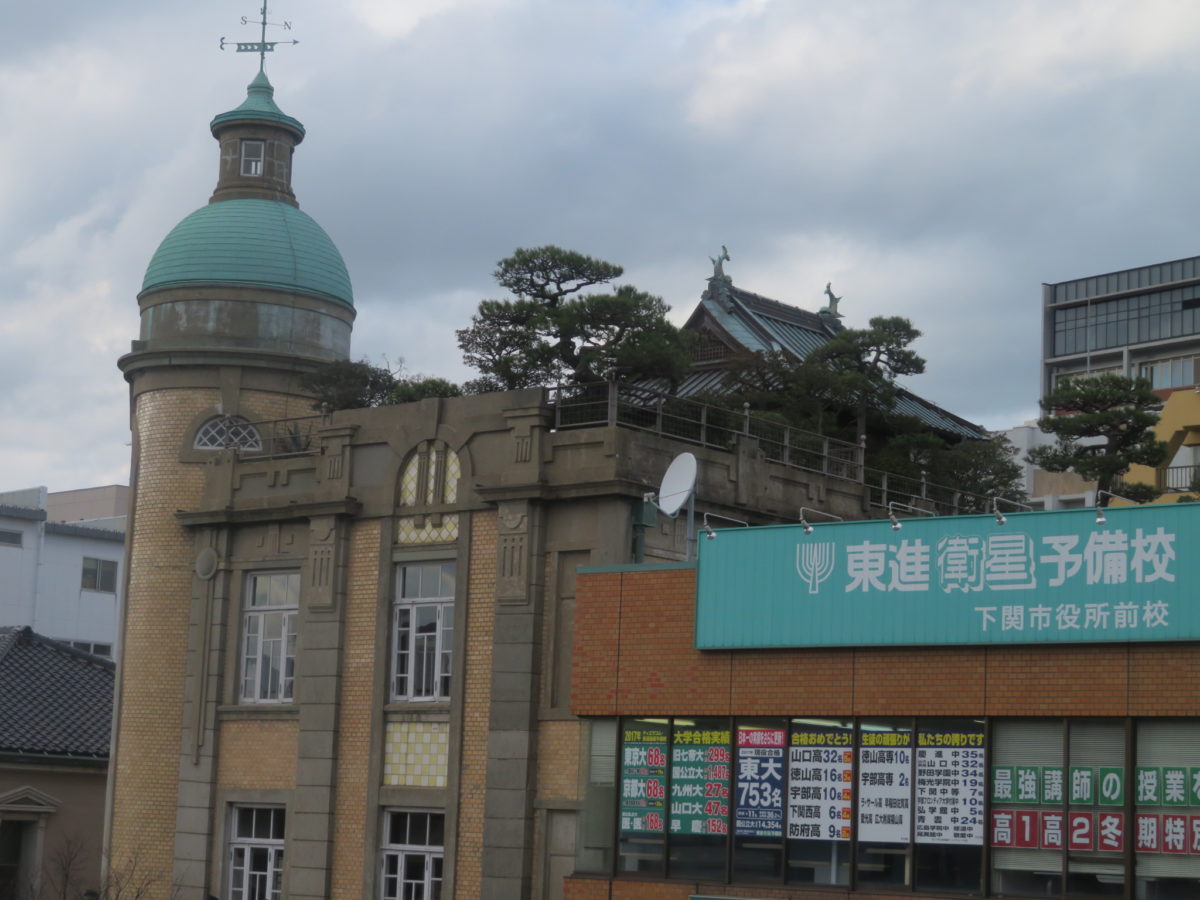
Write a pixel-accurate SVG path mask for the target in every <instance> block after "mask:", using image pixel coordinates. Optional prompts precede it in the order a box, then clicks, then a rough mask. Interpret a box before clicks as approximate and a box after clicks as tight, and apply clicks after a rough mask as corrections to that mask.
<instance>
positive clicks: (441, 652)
mask: <svg viewBox="0 0 1200 900" xmlns="http://www.w3.org/2000/svg"><path fill="white" fill-rule="evenodd" d="M454 575H455V564H454V562H453V561H452V560H446V561H439V562H422V563H411V564H405V565H400V566H397V567H396V601H395V603H394V605H393V607H392V699H393V700H441V699H446V698H448V697H449V696H450V664H451V661H452V656H451V652H452V648H453V645H454Z"/></svg>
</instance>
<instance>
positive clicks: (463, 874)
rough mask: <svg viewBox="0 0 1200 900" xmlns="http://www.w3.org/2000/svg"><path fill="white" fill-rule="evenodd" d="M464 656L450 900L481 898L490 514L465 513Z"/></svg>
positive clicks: (491, 586) (492, 594) (491, 619)
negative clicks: (454, 899)
mask: <svg viewBox="0 0 1200 900" xmlns="http://www.w3.org/2000/svg"><path fill="white" fill-rule="evenodd" d="M470 560H471V564H470V569H471V571H470V576H469V579H470V580H469V582H468V586H467V641H466V643H467V652H466V659H465V660H464V665H463V669H462V670H463V674H464V679H463V681H464V683H463V733H462V763H461V768H460V774H459V783H458V843H457V848H458V849H457V857H456V861H455V872H454V893H455V896H456V897H479V896H481V893H480V891H481V882H482V871H483V869H482V863H483V807H484V796H485V794H486V793H487V790H486V788H487V759H488V705H489V703H490V702H491V693H492V632H493V630H494V626H495V621H496V611H495V602H496V513H495V512H493V511H487V512H476V513H472V514H471V553H470Z"/></svg>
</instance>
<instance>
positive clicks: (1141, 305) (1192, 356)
mask: <svg viewBox="0 0 1200 900" xmlns="http://www.w3.org/2000/svg"><path fill="white" fill-rule="evenodd" d="M1042 299H1043V308H1044V324H1043V329H1042V335H1043V349H1042V379H1041V386H1042V393H1043V394H1046V393H1048V392H1049V391H1050V390H1051V389H1052V388H1053V387H1054V385H1055V383H1056V382H1057V380H1058V379H1060V378H1064V377H1070V376H1072V375H1079V374H1085V373H1091V374H1099V373H1101V372H1119V373H1121V374H1124V375H1130V376H1143V377H1145V378H1148V379H1149V380H1150V382H1151V384H1152V385H1153V387H1154V389H1155V390H1162V391H1169V390H1177V389H1179V388H1189V387H1194V386H1195V385H1196V384H1197V383H1200V374H1198V372H1197V366H1196V363H1197V360H1200V257H1197V256H1193V257H1189V258H1187V259H1177V260H1173V261H1171V262H1164V263H1156V264H1155V265H1150V266H1141V267H1139V268H1136V269H1124V270H1122V271H1119V272H1109V273H1107V274H1104V275H1092V276H1088V277H1086V278H1076V279H1072V280H1071V281H1062V282H1058V283H1056V284H1044V285H1042Z"/></svg>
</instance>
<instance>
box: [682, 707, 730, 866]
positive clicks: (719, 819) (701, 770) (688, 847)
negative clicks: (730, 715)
mask: <svg viewBox="0 0 1200 900" xmlns="http://www.w3.org/2000/svg"><path fill="white" fill-rule="evenodd" d="M729 736H730V732H729V720H728V719H725V718H719V719H717V718H695V719H675V720H674V727H673V728H672V731H671V772H670V775H671V809H670V820H669V828H670V835H669V838H668V840H669V843H670V847H669V851H668V853H669V856H668V868H667V871H668V874H669V876H670V877H671V878H687V879H689V880H695V881H724V880H725V878H726V871H725V860H726V852H725V847H726V835H727V834H728V831H729V806H730V796H729V784H730V772H731V762H732V754H731V752H730V741H729Z"/></svg>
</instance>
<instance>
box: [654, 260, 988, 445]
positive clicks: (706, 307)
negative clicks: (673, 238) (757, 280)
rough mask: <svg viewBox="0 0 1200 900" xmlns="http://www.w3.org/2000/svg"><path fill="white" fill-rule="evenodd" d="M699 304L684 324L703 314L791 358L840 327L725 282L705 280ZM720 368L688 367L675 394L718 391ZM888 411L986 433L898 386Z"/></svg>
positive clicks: (949, 430)
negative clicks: (707, 284) (691, 369)
mask: <svg viewBox="0 0 1200 900" xmlns="http://www.w3.org/2000/svg"><path fill="white" fill-rule="evenodd" d="M709 283H710V288H709V290H708V291H705V293H704V297H703V298H702V299H701V301H700V305H699V306H698V307H697V308H696V310H695V312H693V313H692V315H691V317H690V318H689V319H688V322H687V324H686V325H685V326H684V327H685V328H695V327H697V326H698V325H699V324H700V321H701V320H702V319H703V318H705V317H707V318H708V319H709V321H711V322H712V323H713V324H714V325H716V327H717V328H718V329H720V330H721V331H724V332H725V334H726V335H728V336H729V338H730V339H732V340H733V341H736V342H737V343H738V344H740V345H741V346H742V347H744V348H745V349H747V350H749V351H750V352H752V353H760V352H761V353H766V352H770V351H773V350H785V351H787V352H788V353H790V354H791V355H792V356H794V357H796V359H804V358H805V357H806V356H808V354H810V353H812V352H813V351H814V350H817V349H818V348H820V347H821V346H823V345H824V344H826V343H827V342H828V341H829V340H830V338H831V337H833V335H834V334H836V333H837V332H839V331H841V330H842V328H843V326H842V324H841V323H840V322H839V321H837V319H836V318H834V317H832V316H829V315H819V314H817V313H812V312H809V311H807V310H804V309H800V308H799V307H796V306H789V305H788V304H786V303H780V302H779V301H778V300H772V299H771V298H770V297H763V296H762V295H760V294H755V293H752V292H751V291H746V290H743V289H741V288H738V287H734V286H733V285H732V284H731V283H729V282H725V283H723V284H722V283H719V282H716V281H715V280H714V281H710V282H709ZM724 380H725V373H724V372H722V371H720V367H719V366H715V367H714V366H706V367H703V368H697V369H696V370H694V371H693V372H692V373H691V374H690V375H689V376H688V377H687V378H685V379H684V381H683V382H682V383H681V384H680V385H679V386H678V388H676V390H675V393H676V394H677V395H678V396H681V397H687V396H691V395H693V394H696V393H699V392H703V391H714V392H717V393H719V392H721V390H722V388H723V382H724ZM892 411H893V412H895V413H897V414H898V415H903V416H910V417H912V418H914V419H918V420H919V421H921V422H922V423H923V424H925V425H926V426H927V427H929V428H932V429H934V430H936V431H941V432H943V433H946V434H950V435H954V436H956V437H959V438H967V439H979V438H985V437H987V432H986V431H985V430H984V429H983V428H982V427H981V426H979V425H976V424H974V423H973V422H968V421H967V420H966V419H963V418H961V417H959V416H956V415H954V413H952V412H950V411H949V410H945V409H942V408H941V407H940V406H937V405H936V404H934V403H930V402H929V401H928V400H925V399H923V398H921V397H918V396H917V395H916V394H914V393H912V392H911V391H907V390H905V389H903V388H900V389H899V391H898V393H897V395H896V405H895V406H894V407H893V410H892Z"/></svg>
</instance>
